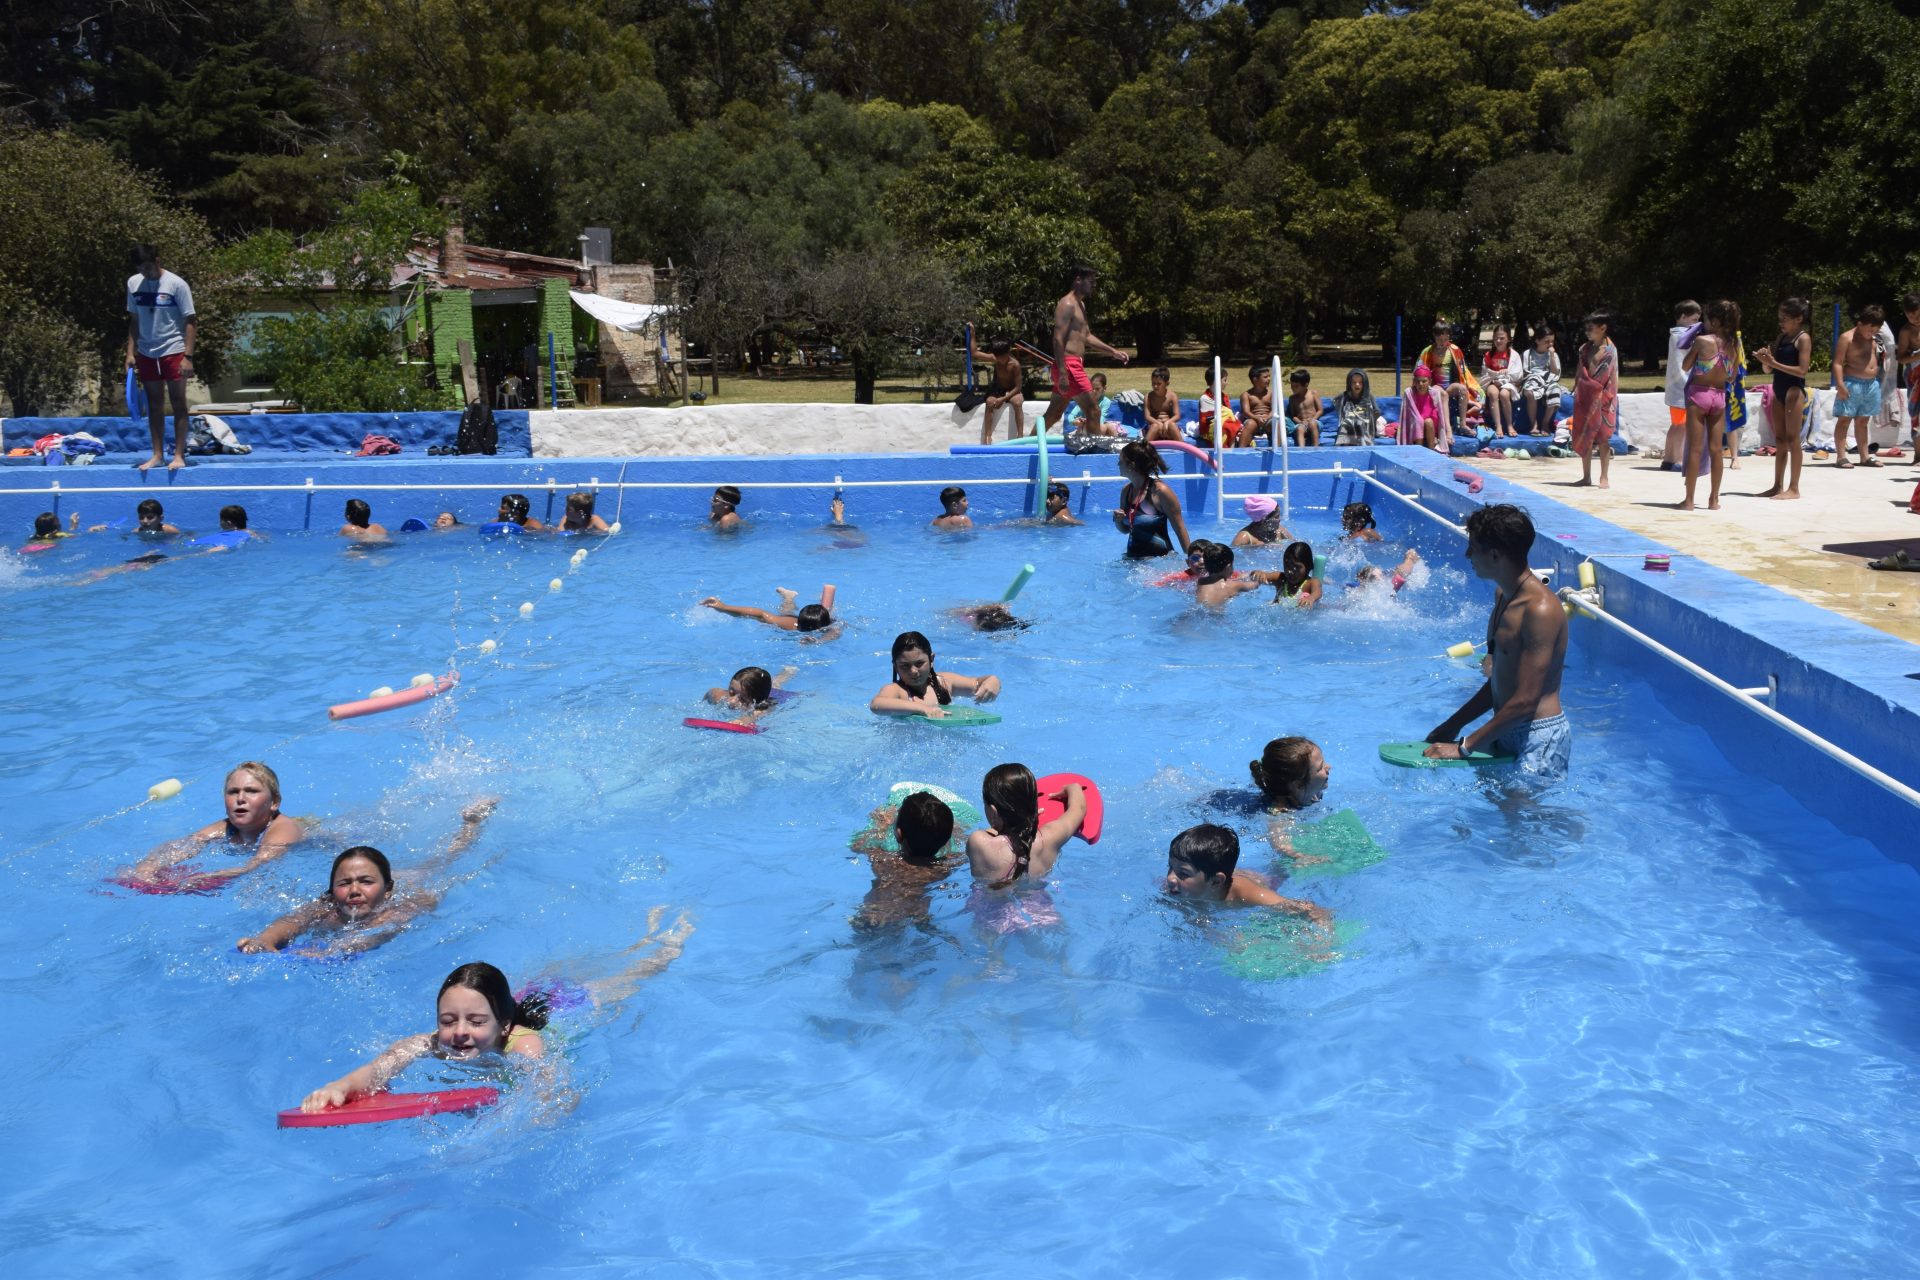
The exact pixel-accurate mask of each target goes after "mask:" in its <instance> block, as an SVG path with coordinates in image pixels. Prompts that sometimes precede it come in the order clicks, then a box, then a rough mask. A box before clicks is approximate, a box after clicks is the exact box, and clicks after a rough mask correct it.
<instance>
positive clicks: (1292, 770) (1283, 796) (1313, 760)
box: [1247, 737, 1333, 862]
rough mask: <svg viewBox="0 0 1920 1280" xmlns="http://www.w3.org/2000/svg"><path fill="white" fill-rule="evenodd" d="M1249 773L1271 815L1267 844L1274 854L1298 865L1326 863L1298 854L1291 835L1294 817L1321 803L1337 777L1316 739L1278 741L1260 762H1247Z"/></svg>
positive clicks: (1269, 815)
mask: <svg viewBox="0 0 1920 1280" xmlns="http://www.w3.org/2000/svg"><path fill="white" fill-rule="evenodd" d="M1247 772H1249V773H1251V774H1252V775H1253V785H1254V786H1256V787H1258V788H1260V799H1261V801H1262V803H1263V804H1264V805H1265V807H1266V811H1267V842H1268V843H1269V844H1271V845H1272V846H1273V851H1274V852H1275V853H1278V854H1281V855H1283V856H1285V857H1288V858H1292V859H1294V860H1295V861H1296V862H1313V861H1324V859H1314V858H1308V857H1306V856H1305V855H1303V854H1299V853H1296V852H1294V848H1293V844H1292V842H1291V841H1290V840H1289V839H1288V835H1287V833H1288V831H1289V829H1290V828H1291V827H1292V824H1293V815H1294V814H1296V813H1298V812H1299V811H1300V810H1302V809H1305V808H1306V807H1307V806H1308V805H1313V804H1318V803H1320V797H1321V796H1323V795H1325V794H1326V791H1327V780H1328V779H1329V778H1331V777H1332V776H1333V770H1332V769H1331V768H1330V767H1329V766H1328V765H1327V757H1326V756H1325V755H1324V754H1323V753H1322V752H1321V750H1320V746H1319V744H1318V743H1316V742H1315V741H1314V740H1313V739H1312V738H1298V737H1294V738H1275V739H1274V740H1273V741H1271V742H1269V743H1268V744H1267V745H1266V747H1265V748H1264V749H1263V750H1262V751H1261V752H1260V758H1259V759H1258V760H1250V761H1248V762H1247Z"/></svg>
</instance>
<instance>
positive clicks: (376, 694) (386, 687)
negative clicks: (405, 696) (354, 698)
mask: <svg viewBox="0 0 1920 1280" xmlns="http://www.w3.org/2000/svg"><path fill="white" fill-rule="evenodd" d="M392 694H393V686H392V685H390V684H383V685H381V686H380V687H379V688H378V689H375V690H374V691H373V692H371V693H369V694H368V695H367V696H368V697H369V698H386V697H391V696H392Z"/></svg>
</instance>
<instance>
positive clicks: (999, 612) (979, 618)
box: [973, 604, 1027, 631]
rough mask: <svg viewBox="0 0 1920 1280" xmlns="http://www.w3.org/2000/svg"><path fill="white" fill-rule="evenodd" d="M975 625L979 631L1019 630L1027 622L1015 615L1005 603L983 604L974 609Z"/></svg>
mask: <svg viewBox="0 0 1920 1280" xmlns="http://www.w3.org/2000/svg"><path fill="white" fill-rule="evenodd" d="M973 625H974V629H975V630H978V631H1019V630H1022V629H1023V628H1025V627H1026V625H1027V624H1026V623H1024V622H1022V621H1020V619H1018V618H1016V617H1014V616H1013V614H1012V612H1011V611H1010V610H1008V608H1007V606H1005V605H1004V604H983V605H981V606H980V607H979V608H978V609H975V610H974V611H973Z"/></svg>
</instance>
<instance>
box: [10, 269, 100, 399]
mask: <svg viewBox="0 0 1920 1280" xmlns="http://www.w3.org/2000/svg"><path fill="white" fill-rule="evenodd" d="M0 314H4V315H5V316H6V317H7V323H6V324H5V325H4V326H0V389H4V390H5V391H6V393H7V403H8V404H10V405H12V406H13V415H14V416H15V417H17V418H32V417H39V416H41V415H43V414H47V413H51V412H53V411H54V410H57V409H61V408H64V407H65V406H67V405H68V404H70V403H71V402H72V400H73V398H74V396H75V395H76V394H78V392H79V390H80V384H81V380H82V378H83V377H84V376H85V366H86V364H87V355H88V354H89V352H90V349H91V347H92V344H91V343H90V342H88V341H87V335H86V334H85V333H83V332H82V331H81V330H80V328H79V326H77V325H75V324H74V323H73V322H72V321H70V320H68V319H67V318H66V317H65V316H62V315H60V314H58V313H56V312H52V311H47V310H45V309H44V308H42V307H39V306H36V305H35V304H34V303H33V301H32V300H31V299H30V298H27V297H25V296H23V295H20V294H18V293H17V292H15V291H13V290H11V289H6V288H0Z"/></svg>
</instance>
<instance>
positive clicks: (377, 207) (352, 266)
mask: <svg viewBox="0 0 1920 1280" xmlns="http://www.w3.org/2000/svg"><path fill="white" fill-rule="evenodd" d="M444 230H445V222H444V219H443V218H442V217H441V215H440V214H439V213H438V212H436V211H434V210H431V209H428V208H427V207H426V205H425V203H424V202H423V201H422V200H421V197H420V192H419V190H418V189H417V188H416V187H414V186H413V184H412V183H410V182H408V181H406V180H405V179H402V178H390V179H388V180H387V181H386V182H384V183H380V184H378V185H374V186H368V187H365V188H363V189H362V190H361V191H359V192H358V193H357V194H356V195H355V196H354V198H353V199H352V201H351V202H349V203H348V204H346V205H345V206H343V207H342V208H341V209H340V210H339V216H338V217H337V219H336V220H335V221H334V222H333V224H332V225H331V226H329V227H327V228H326V229H325V230H324V231H321V232H317V233H315V234H313V235H311V236H308V237H306V238H305V239H304V240H297V239H296V238H295V237H293V236H290V235H288V234H287V233H285V232H282V231H264V232H260V233H258V234H256V235H254V236H250V237H248V238H247V239H246V240H243V241H241V242H240V243H238V244H236V245H233V246H231V247H230V248H229V249H227V250H226V251H225V252H224V254H223V255H222V264H221V265H222V267H223V269H224V270H225V272H226V273H227V275H228V277H229V278H230V279H232V280H233V281H235V282H236V283H237V284H238V285H240V286H242V287H244V288H246V289H247V290H248V291H249V293H250V294H251V297H252V299H253V301H254V302H255V303H256V304H258V303H261V302H271V301H272V300H274V299H280V300H285V301H288V302H291V304H292V305H293V307H294V313H293V314H292V315H274V314H268V315H263V316H261V317H259V318H258V319H256V320H255V321H254V322H253V324H252V325H251V326H250V327H249V330H248V331H247V332H246V333H245V334H243V335H242V340H243V341H244V342H245V343H246V344H247V347H248V349H249V351H250V352H251V354H252V362H253V364H254V365H255V367H256V368H257V369H258V370H259V372H260V373H261V374H263V375H264V376H265V377H266V378H268V379H269V380H270V381H271V382H272V383H273V385H274V387H275V389H276V390H278V391H279V392H280V393H281V394H282V395H283V396H285V397H286V398H288V399H290V400H294V401H297V402H298V403H299V404H300V406H301V407H302V408H303V409H305V410H307V411H308V412H310V413H348V412H362V413H394V412H401V411H405V410H409V409H447V408H457V407H459V403H460V397H459V394H458V392H457V391H456V390H455V389H454V388H452V387H444V386H438V385H435V384H434V383H433V381H432V380H431V366H430V365H427V364H425V363H424V362H416V363H403V356H404V355H405V354H406V352H405V344H404V343H403V340H402V339H403V336H404V333H403V331H404V327H405V324H406V322H407V320H408V318H409V317H410V316H412V317H415V318H417V316H418V308H417V307H416V306H415V305H414V303H415V302H416V301H417V298H415V297H413V296H410V295H409V294H408V293H407V292H405V291H404V290H403V291H402V292H400V293H398V294H396V292H395V274H396V269H397V268H399V267H400V266H401V265H402V263H404V262H405V261H406V257H407V251H408V248H409V246H411V245H412V244H413V242H414V240H415V239H416V238H419V237H425V236H435V235H439V234H441V233H442V232H443V231H444Z"/></svg>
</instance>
